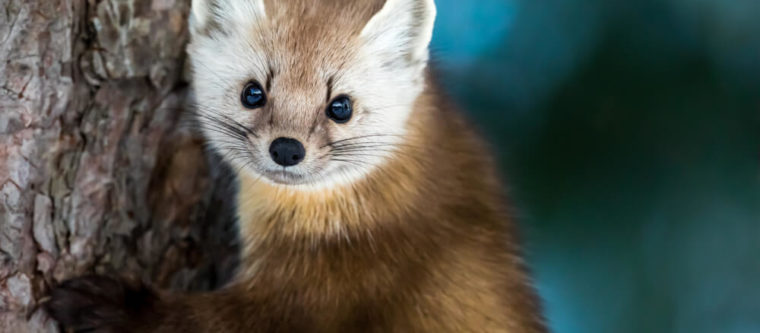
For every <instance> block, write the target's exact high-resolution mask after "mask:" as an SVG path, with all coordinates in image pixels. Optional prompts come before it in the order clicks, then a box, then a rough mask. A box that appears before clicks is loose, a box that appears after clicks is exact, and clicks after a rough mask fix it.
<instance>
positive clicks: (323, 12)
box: [262, 0, 385, 51]
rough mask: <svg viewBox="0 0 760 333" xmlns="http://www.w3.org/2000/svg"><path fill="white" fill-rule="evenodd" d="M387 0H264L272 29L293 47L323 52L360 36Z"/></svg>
mask: <svg viewBox="0 0 760 333" xmlns="http://www.w3.org/2000/svg"><path fill="white" fill-rule="evenodd" d="M384 3H385V0H265V1H264V7H265V11H266V20H267V21H268V23H269V28H270V29H268V30H269V31H262V33H264V34H269V36H262V37H264V38H269V39H272V41H273V42H275V43H277V44H280V45H277V46H279V47H283V46H285V47H289V48H290V49H294V50H298V49H307V48H308V49H311V50H312V51H320V50H325V49H331V48H333V49H334V48H336V47H337V48H340V47H341V46H343V45H345V44H347V42H348V41H350V40H352V39H354V38H355V37H356V36H358V35H359V33H360V32H361V30H362V28H364V26H366V24H367V22H369V20H370V19H371V18H372V16H373V15H374V14H376V13H377V12H378V11H379V10H380V8H381V7H382V5H383V4H384Z"/></svg>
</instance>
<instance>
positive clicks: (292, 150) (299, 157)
mask: <svg viewBox="0 0 760 333" xmlns="http://www.w3.org/2000/svg"><path fill="white" fill-rule="evenodd" d="M305 155H306V150H305V149H304V148H303V145H302V144H301V143H300V142H298V140H295V139H290V138H279V139H277V140H274V142H272V145H271V146H269V156H272V160H273V161H275V162H276V163H277V164H279V165H282V166H286V167H287V166H293V165H296V164H298V163H301V161H303V157H304V156H305Z"/></svg>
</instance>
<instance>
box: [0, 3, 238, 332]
mask: <svg viewBox="0 0 760 333" xmlns="http://www.w3.org/2000/svg"><path fill="white" fill-rule="evenodd" d="M188 11H189V0H0V332H55V331H57V327H56V324H55V323H54V322H53V321H52V320H50V319H49V318H48V317H47V315H46V314H45V313H44V311H42V310H41V309H40V308H39V305H40V304H42V303H43V302H44V299H45V295H46V293H47V292H48V290H49V289H50V288H51V287H52V286H54V285H55V284H56V283H58V282H60V281H62V280H65V279H66V278H69V277H73V276H77V275H82V274H86V273H92V272H97V273H118V274H122V275H128V276H133V277H137V278H142V279H145V280H147V281H149V282H151V283H153V284H154V285H156V286H159V287H164V288H173V289H208V288H212V287H215V286H216V285H218V284H219V283H222V282H223V281H224V280H226V279H227V277H228V276H229V274H230V272H231V270H232V269H233V267H234V264H235V253H236V252H237V251H236V241H235V230H234V224H233V222H232V221H233V217H234V215H233V213H232V212H233V211H234V209H233V204H232V203H233V202H234V199H233V196H232V195H231V194H230V193H232V192H231V189H230V188H231V187H232V186H233V184H234V181H233V179H232V178H231V176H230V173H229V172H225V171H224V170H225V168H224V167H221V166H220V164H219V163H218V162H217V160H218V159H216V158H214V157H213V156H209V154H206V153H205V151H204V148H203V140H202V139H201V138H200V137H199V136H198V135H197V133H195V131H193V130H192V126H187V125H185V124H186V123H190V122H187V121H186V120H185V119H186V118H188V117H187V114H188V112H187V111H185V110H186V109H187V108H186V107H185V105H187V102H186V101H187V99H188V98H189V93H188V92H187V89H186V86H187V85H186V84H185V83H183V82H184V80H183V76H184V75H183V72H184V65H183V64H184V58H185V53H184V45H185V43H186V41H187V39H188V33H187V29H186V26H187V22H186V19H187V13H188Z"/></svg>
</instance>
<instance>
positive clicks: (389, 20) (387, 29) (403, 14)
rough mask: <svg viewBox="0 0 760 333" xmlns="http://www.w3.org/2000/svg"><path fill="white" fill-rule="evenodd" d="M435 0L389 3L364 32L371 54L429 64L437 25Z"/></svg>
mask: <svg viewBox="0 0 760 333" xmlns="http://www.w3.org/2000/svg"><path fill="white" fill-rule="evenodd" d="M435 15H436V9H435V3H434V2H433V0H386V2H385V5H384V6H383V8H382V9H381V10H380V11H379V12H378V13H377V14H375V16H374V17H372V18H371V19H370V20H369V22H368V23H367V25H366V26H365V27H364V29H363V30H362V32H361V35H360V36H361V38H362V39H363V40H364V41H365V43H366V44H365V45H366V47H367V48H369V49H368V50H367V51H368V52H371V54H379V55H382V56H384V57H385V56H388V57H395V58H393V59H391V58H389V59H388V61H389V62H393V63H395V62H396V61H398V60H404V61H409V63H408V65H415V64H422V65H424V64H426V63H427V60H428V46H429V44H430V39H431V38H432V37H433V24H434V23H435Z"/></svg>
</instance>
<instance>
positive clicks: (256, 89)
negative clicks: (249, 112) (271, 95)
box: [240, 82, 267, 109]
mask: <svg viewBox="0 0 760 333" xmlns="http://www.w3.org/2000/svg"><path fill="white" fill-rule="evenodd" d="M240 101H241V102H242V103H243V106H245V107H246V108H249V109H258V108H260V107H262V106H264V105H265V104H267V96H266V94H264V89H261V85H259V84H258V83H257V82H250V83H248V84H247V85H246V86H245V89H243V93H242V94H241V95H240Z"/></svg>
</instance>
